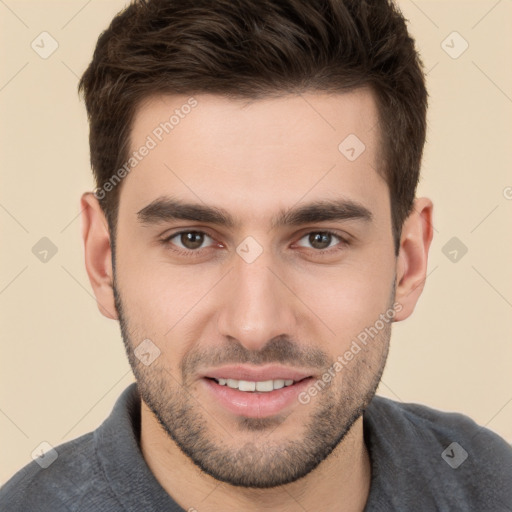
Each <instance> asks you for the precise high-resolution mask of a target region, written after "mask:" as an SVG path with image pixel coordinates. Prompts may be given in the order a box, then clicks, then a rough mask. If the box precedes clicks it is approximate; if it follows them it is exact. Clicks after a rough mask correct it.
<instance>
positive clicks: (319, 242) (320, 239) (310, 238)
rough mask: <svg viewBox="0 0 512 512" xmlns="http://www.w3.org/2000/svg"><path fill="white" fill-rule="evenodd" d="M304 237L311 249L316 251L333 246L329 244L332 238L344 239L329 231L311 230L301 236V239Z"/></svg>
mask: <svg viewBox="0 0 512 512" xmlns="http://www.w3.org/2000/svg"><path fill="white" fill-rule="evenodd" d="M304 239H307V243H308V244H310V246H311V247H312V248H313V249H316V250H318V251H324V250H326V249H329V248H330V247H333V245H331V243H332V242H333V240H334V241H336V239H337V240H338V241H341V242H343V241H344V240H343V239H342V238H341V237H340V236H339V235H336V234H335V233H331V232H330V231H312V232H311V233H308V234H306V235H305V236H303V237H302V238H301V240H304ZM335 245H336V244H334V246H335ZM302 247H304V246H302Z"/></svg>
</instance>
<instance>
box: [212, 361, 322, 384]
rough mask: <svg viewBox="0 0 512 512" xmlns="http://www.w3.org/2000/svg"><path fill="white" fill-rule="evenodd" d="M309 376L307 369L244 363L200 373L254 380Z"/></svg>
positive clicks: (216, 377)
mask: <svg viewBox="0 0 512 512" xmlns="http://www.w3.org/2000/svg"><path fill="white" fill-rule="evenodd" d="M311 376H312V374H311V373H309V372H307V371H302V370H298V369H295V368H290V367H287V366H281V365H271V366H268V365H267V366H257V367H254V366H244V365H230V366H221V367H219V368H214V369H211V370H208V371H205V372H204V373H203V375H202V377H211V378H214V379H234V380H247V381H254V382H261V381H266V380H278V379H283V380H293V381H296V382H297V381H299V380H302V379H305V378H306V377H311Z"/></svg>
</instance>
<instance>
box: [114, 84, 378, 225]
mask: <svg viewBox="0 0 512 512" xmlns="http://www.w3.org/2000/svg"><path fill="white" fill-rule="evenodd" d="M377 126H378V111H377V106H376V102H375V99H374V96H373V94H372V93H371V92H370V91H369V90H368V89H359V90H356V91H352V92H348V93H342V94H320V93H307V94H306V93H305V94H301V95H288V96H283V97H280V98H267V99H258V100H251V101H249V100H243V99H236V100H233V99H228V98H226V97H222V96H217V95H209V94H199V95H194V96H193V97H190V96H185V95H179V96H178V95H173V96H170V95H166V96H158V97H152V98H149V99H147V100H146V101H144V102H143V103H141V105H140V106H139V108H138V109H137V112H136V115H135V117H134V121H133V124H132V130H131V137H130V155H132V158H131V164H133V165H129V166H128V168H129V169H130V171H129V173H128V175H127V176H126V178H125V179H124V184H123V192H122V193H121V200H120V213H121V209H123V208H128V212H129V213H131V214H134V213H135V212H137V211H139V210H140V209H141V208H143V207H144V206H146V205H147V204H149V203H150V202H151V201H153V200H155V199H156V198H158V197H161V196H163V195H169V196H173V197H178V198H180V199H182V200H186V201H188V202H192V201H193V202H196V203H207V204H209V205H211V206H217V207H219V208H222V209H225V210H230V209H231V208H232V209H233V211H234V212H236V215H237V216H240V215H246V216H247V219H253V220H254V219H255V218H256V217H259V218H260V217H261V216H262V215H266V214H267V213H268V216H269V219H270V218H271V217H273V214H274V213H275V211H276V209H281V208H283V207H287V206H290V205H292V204H295V203H297V202H298V201H301V200H302V198H304V200H306V199H308V200H318V199H338V198H339V197H343V196H344V197H347V198H348V199H353V200H354V201H357V202H359V203H361V204H367V205H369V206H370V207H371V209H372V210H374V209H375V205H376V204H377V202H379V201H380V202H382V201H383V197H384V198H385V199H387V195H388V193H387V185H386V184H385V182H384V181H383V180H382V178H381V177H380V175H379V173H378V172H377V169H378V166H379V160H380V159H379V153H380V151H379V148H378V145H379V140H378V136H379V132H378V128H377ZM144 148H146V149H144ZM142 153H143V154H144V155H143V156H141V155H142ZM135 154H137V156H133V155H135ZM369 209H370V208H369Z"/></svg>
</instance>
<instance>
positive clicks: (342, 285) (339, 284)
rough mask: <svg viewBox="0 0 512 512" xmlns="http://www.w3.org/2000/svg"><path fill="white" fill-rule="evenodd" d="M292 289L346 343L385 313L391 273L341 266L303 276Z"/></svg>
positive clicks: (388, 301) (388, 300) (359, 266)
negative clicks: (298, 283)
mask: <svg viewBox="0 0 512 512" xmlns="http://www.w3.org/2000/svg"><path fill="white" fill-rule="evenodd" d="M294 289H295V290H297V292H298V295H299V296H300V297H301V298H303V301H304V303H305V304H307V305H308V306H309V307H310V308H311V310H312V311H313V312H314V313H316V315H318V317H320V319H321V320H322V321H323V322H324V323H325V324H326V325H327V326H328V327H329V328H330V329H331V330H332V331H334V333H335V335H336V337H337V338H338V340H339V341H341V340H343V341H344V342H345V341H346V342H349V341H350V339H352V337H354V336H356V335H357V334H358V333H359V332H361V331H362V330H364V329H365V327H368V326H370V325H373V324H374V323H375V321H376V320H377V319H378V318H379V315H380V314H382V313H385V312H386V311H387V309H388V307H389V303H390V300H391V290H392V272H391V271H390V270H389V268H388V269H385V268H381V269H376V268H375V266H373V268H372V270H370V268H369V267H366V266H362V265H358V266H357V267H356V266H355V265H354V266H350V265H344V266H340V267H339V268H336V269H329V271H328V272H325V271H323V272H321V273H320V272H315V273H312V274H309V275H308V274H307V273H306V274H303V275H302V276H301V279H300V285H299V286H297V287H294ZM315 318H316V317H315Z"/></svg>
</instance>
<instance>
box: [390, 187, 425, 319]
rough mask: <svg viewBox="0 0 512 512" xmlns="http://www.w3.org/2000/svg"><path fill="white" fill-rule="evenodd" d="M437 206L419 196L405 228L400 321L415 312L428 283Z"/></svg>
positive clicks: (400, 259)
mask: <svg viewBox="0 0 512 512" xmlns="http://www.w3.org/2000/svg"><path fill="white" fill-rule="evenodd" d="M433 208H434V207H433V204H432V201H431V200H430V199H428V198H426V197H422V198H419V199H416V200H415V201H414V205H413V209H412V212H411V214H410V215H409V217H408V218H407V219H406V221H405V222H404V225H403V227H402V236H401V239H400V252H399V255H398V260H397V284H396V293H395V301H396V302H398V303H400V305H401V310H400V312H398V313H397V314H396V316H395V321H397V322H399V321H401V320H405V319H406V318H407V317H409V316H410V315H411V314H412V312H413V311H414V308H415V306H416V303H417V302H418V299H419V297H420V295H421V293H422V291H423V288H424V286H425V280H426V277H427V264H428V251H429V249H430V243H431V242H432V237H433V228H432V213H433Z"/></svg>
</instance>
